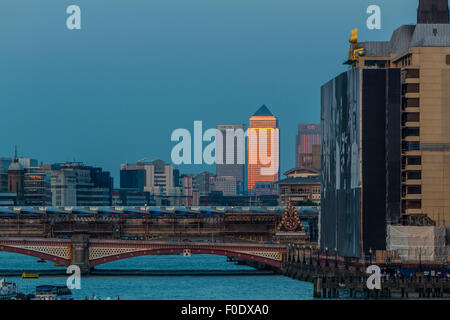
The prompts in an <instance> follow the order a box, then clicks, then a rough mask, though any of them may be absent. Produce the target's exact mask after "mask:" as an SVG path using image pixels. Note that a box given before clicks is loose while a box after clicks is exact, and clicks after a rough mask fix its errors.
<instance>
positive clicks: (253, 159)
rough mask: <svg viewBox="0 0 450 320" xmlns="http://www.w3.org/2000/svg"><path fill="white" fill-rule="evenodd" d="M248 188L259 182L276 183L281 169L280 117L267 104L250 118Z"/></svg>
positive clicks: (252, 187)
mask: <svg viewBox="0 0 450 320" xmlns="http://www.w3.org/2000/svg"><path fill="white" fill-rule="evenodd" d="M247 142H248V143H247V148H248V150H247V180H248V190H249V191H250V192H251V191H254V189H255V186H256V184H257V183H275V182H277V181H278V176H279V175H278V171H279V145H280V143H279V142H280V140H279V131H278V119H277V118H276V117H275V116H274V115H273V113H272V112H271V111H270V110H269V108H267V107H266V106H265V105H263V106H262V107H260V108H259V109H258V110H257V111H256V112H255V113H254V114H253V116H252V117H251V118H250V125H249V134H248V140H247Z"/></svg>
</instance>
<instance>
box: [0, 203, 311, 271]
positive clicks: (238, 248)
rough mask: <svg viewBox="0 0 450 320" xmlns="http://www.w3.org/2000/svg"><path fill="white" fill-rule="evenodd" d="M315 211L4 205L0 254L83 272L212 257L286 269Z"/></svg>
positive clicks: (306, 234) (0, 213) (0, 219)
mask: <svg viewBox="0 0 450 320" xmlns="http://www.w3.org/2000/svg"><path fill="white" fill-rule="evenodd" d="M317 213H318V210H317V208H314V207H297V208H296V207H292V206H289V207H287V208H284V207H268V208H261V207H259V208H249V207H246V208H245V207H231V208H224V207H222V208H217V207H197V208H193V207H172V208H169V207H142V208H141V207H133V208H123V207H122V208H116V207H107V208H106V207H98V208H92V207H70V208H54V207H53V208H52V207H50V208H43V207H42V208H30V207H8V208H1V207H0V251H7V252H14V253H18V254H24V255H29V256H33V257H37V258H40V259H44V260H49V261H53V262H55V263H58V264H61V265H64V266H69V265H73V264H75V265H78V266H80V267H81V269H82V271H83V272H84V273H88V272H89V271H90V270H91V269H92V268H94V267H95V266H98V265H100V264H103V263H107V262H111V261H115V260H120V259H127V258H132V257H137V256H144V255H167V254H169V255H170V254H183V253H184V254H186V255H190V254H213V255H222V256H226V257H229V258H234V259H236V260H246V261H250V262H253V263H251V264H253V265H255V264H256V265H260V266H269V267H271V268H275V269H280V268H281V266H282V261H283V257H284V256H285V255H286V252H287V248H286V245H285V244H287V243H291V242H307V241H314V238H315V237H317V216H318V214H317Z"/></svg>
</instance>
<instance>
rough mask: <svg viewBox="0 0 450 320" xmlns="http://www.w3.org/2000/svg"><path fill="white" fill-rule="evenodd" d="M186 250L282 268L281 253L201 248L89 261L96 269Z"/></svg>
mask: <svg viewBox="0 0 450 320" xmlns="http://www.w3.org/2000/svg"><path fill="white" fill-rule="evenodd" d="M185 250H189V251H190V253H191V254H208V255H219V256H226V257H229V258H236V259H242V260H247V261H254V262H258V263H262V264H264V265H267V266H271V267H274V268H276V269H279V268H281V265H282V261H281V254H282V253H281V252H260V253H259V254H254V253H248V252H240V251H234V250H229V249H223V248H199V247H189V246H180V247H172V248H160V249H142V250H136V251H130V252H123V253H116V254H109V255H104V256H102V257H98V258H95V257H92V256H91V257H90V259H89V266H90V267H95V266H98V265H101V264H105V263H108V262H112V261H117V260H123V259H129V258H134V257H141V256H149V255H179V254H182V253H183V252H184V251H185ZM91 254H92V251H91Z"/></svg>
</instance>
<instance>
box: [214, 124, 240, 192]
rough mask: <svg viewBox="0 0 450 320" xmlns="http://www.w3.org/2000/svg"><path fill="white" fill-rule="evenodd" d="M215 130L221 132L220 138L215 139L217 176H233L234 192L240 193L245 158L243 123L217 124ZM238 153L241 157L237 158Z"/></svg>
mask: <svg viewBox="0 0 450 320" xmlns="http://www.w3.org/2000/svg"><path fill="white" fill-rule="evenodd" d="M217 130H218V132H220V133H221V134H222V139H216V141H217V150H218V152H217V158H216V171H217V172H216V174H217V177H218V178H221V177H227V179H226V180H229V178H230V177H234V179H235V184H236V190H235V192H234V194H236V193H239V194H242V193H243V191H244V190H243V189H244V158H245V157H244V155H245V140H244V125H243V124H218V125H217ZM230 138H231V139H230ZM219 150H220V151H219ZM239 155H240V156H241V158H242V159H239Z"/></svg>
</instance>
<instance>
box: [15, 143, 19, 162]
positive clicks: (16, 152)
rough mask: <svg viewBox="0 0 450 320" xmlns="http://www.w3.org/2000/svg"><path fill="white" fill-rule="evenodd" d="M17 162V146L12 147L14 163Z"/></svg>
mask: <svg viewBox="0 0 450 320" xmlns="http://www.w3.org/2000/svg"><path fill="white" fill-rule="evenodd" d="M17 162H19V159H18V158H17V144H16V145H15V146H14V163H17Z"/></svg>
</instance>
